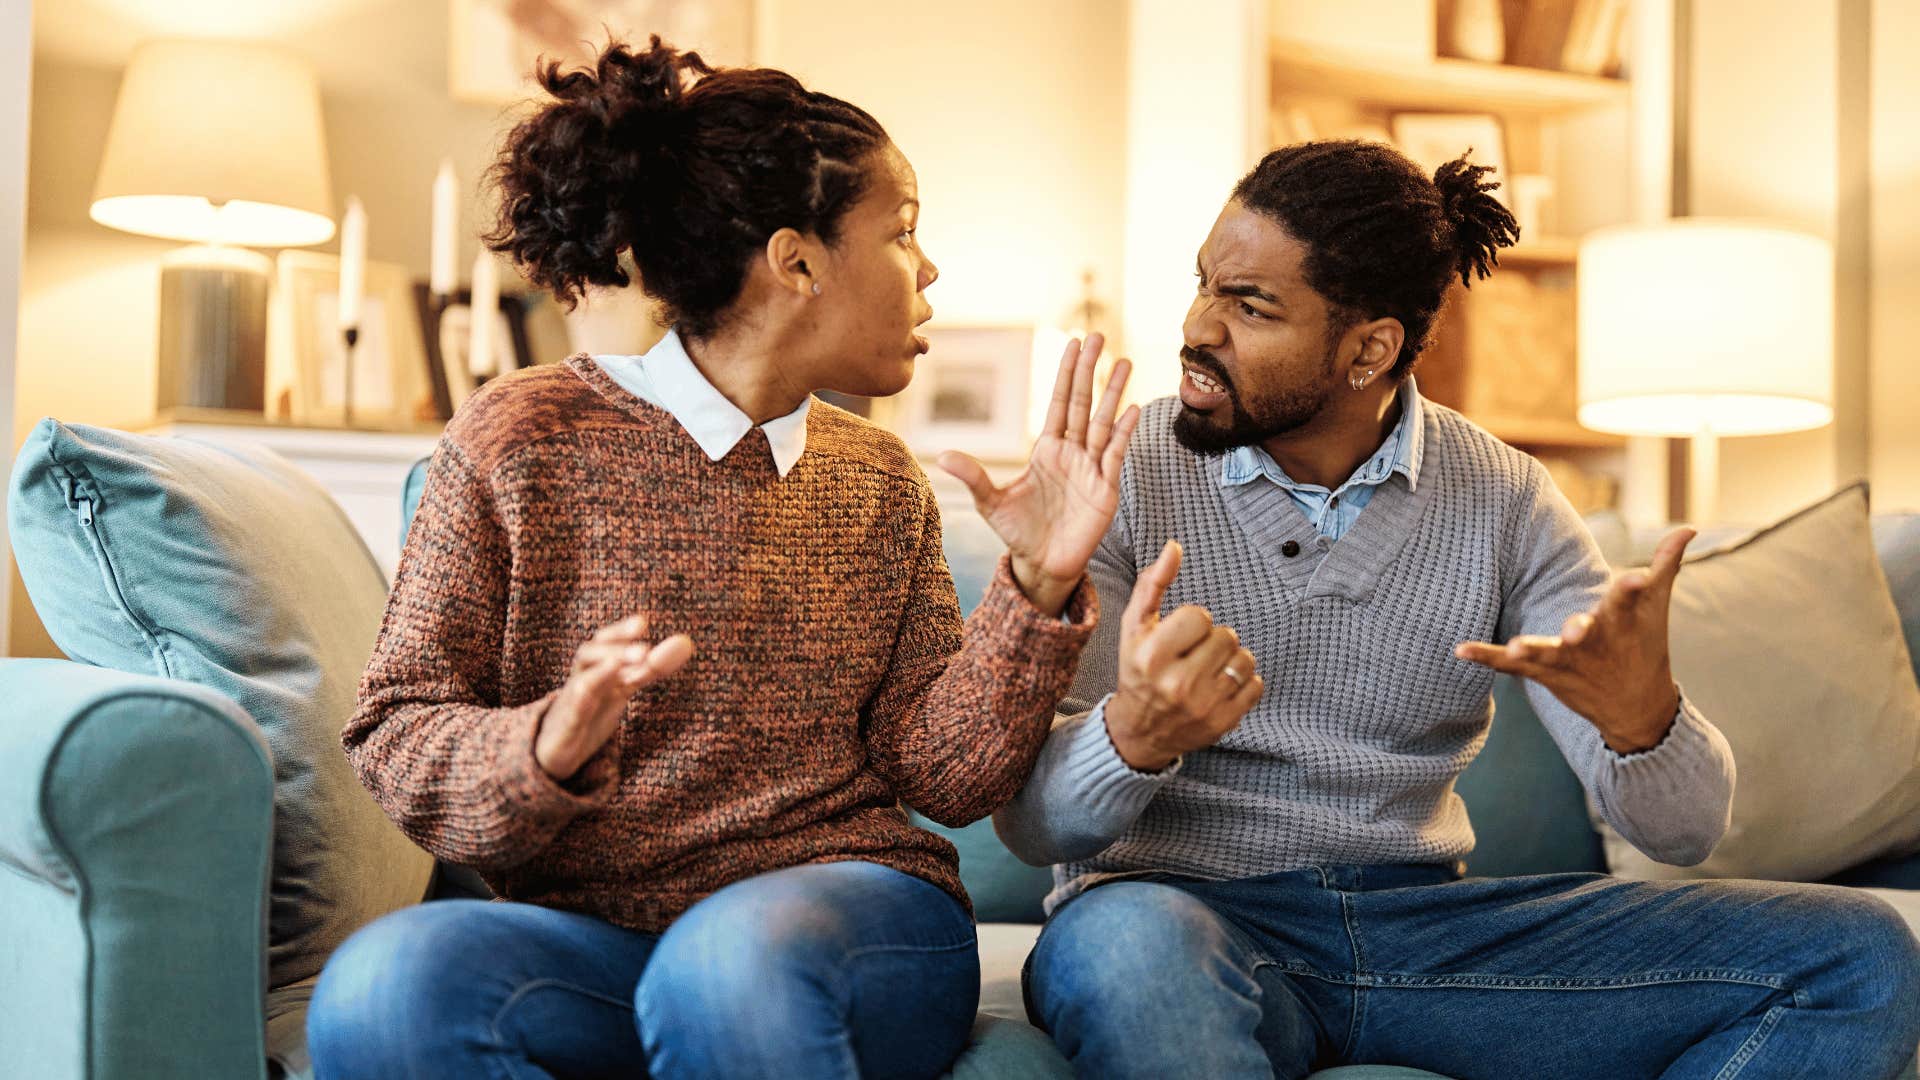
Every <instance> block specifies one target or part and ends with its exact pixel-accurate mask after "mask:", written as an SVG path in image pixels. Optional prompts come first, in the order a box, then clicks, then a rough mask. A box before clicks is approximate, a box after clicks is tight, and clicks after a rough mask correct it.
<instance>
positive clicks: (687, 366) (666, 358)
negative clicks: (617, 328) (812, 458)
mask: <svg viewBox="0 0 1920 1080" xmlns="http://www.w3.org/2000/svg"><path fill="white" fill-rule="evenodd" d="M593 362H594V363H596V364H599V365H600V367H601V369H602V370H604V371H605V372H606V373H607V374H608V375H611V376H612V377H613V381H614V382H617V383H619V384H620V385H621V386H622V387H623V388H625V389H626V391H627V392H628V393H630V394H632V395H633V396H634V397H637V398H639V399H640V400H642V401H645V402H647V403H648V404H651V405H657V406H659V407H660V408H662V409H665V410H666V411H667V412H668V413H670V414H672V416H673V418H674V419H675V420H678V421H680V426H681V427H682V428H685V429H686V432H687V434H689V435H691V436H693V441H694V442H697V443H699V444H700V449H701V450H703V451H705V452H706V455H707V458H708V459H709V460H711V461H719V460H720V459H721V458H723V457H726V456H727V452H728V451H730V450H732V449H733V448H734V447H735V446H737V445H739V443H740V440H741V439H744V438H746V437H747V433H748V432H750V431H752V430H753V419H752V418H751V417H749V416H748V415H747V414H746V413H744V412H741V411H740V407H739V406H738V405H735V404H734V403H733V402H731V401H728V400H727V399H726V396H725V395H723V394H721V393H720V391H719V390H717V389H715V388H714V385H713V384H712V383H710V382H708V381H707V377H706V376H705V375H702V374H700V369H699V368H697V367H695V366H694V363H693V358H692V357H690V356H688V355H687V347H686V343H685V342H683V341H681V340H680V331H678V330H669V331H667V336H666V337H663V338H661V339H660V343H659V344H658V345H655V346H654V347H653V348H651V349H649V350H647V352H646V354H645V355H643V356H614V355H604V356H603V355H596V356H594V358H593ZM812 407H813V396H812V395H811V394H809V395H808V396H807V399H806V400H805V401H803V402H801V403H800V407H799V408H797V409H795V410H793V411H792V412H790V413H788V414H787V415H785V416H777V417H775V418H773V419H772V420H769V421H767V422H766V423H764V424H762V425H760V427H761V428H762V429H763V430H765V431H766V433H767V445H769V446H771V447H772V448H773V467H774V469H775V470H776V471H778V472H779V474H780V475H781V476H785V475H787V472H788V470H790V469H792V468H793V466H794V463H795V462H797V461H799V460H800V455H801V454H802V453H804V452H805V451H806V449H807V411H808V410H809V409H811V408H812Z"/></svg>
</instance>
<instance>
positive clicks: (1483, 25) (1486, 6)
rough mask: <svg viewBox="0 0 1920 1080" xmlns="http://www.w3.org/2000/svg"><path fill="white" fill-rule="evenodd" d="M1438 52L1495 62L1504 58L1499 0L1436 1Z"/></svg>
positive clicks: (1505, 36)
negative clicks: (1437, 6)
mask: <svg viewBox="0 0 1920 1080" xmlns="http://www.w3.org/2000/svg"><path fill="white" fill-rule="evenodd" d="M1437 26H1438V31H1439V53H1440V55H1441V56H1454V57H1458V58H1460V59H1462V60H1477V61H1479V62H1481V63H1483V64H1497V63H1499V62H1501V61H1502V60H1504V59H1506V55H1507V32H1506V27H1505V25H1504V23H1503V22H1502V15H1501V11H1500V0H1440V2H1439V10H1438V18H1437Z"/></svg>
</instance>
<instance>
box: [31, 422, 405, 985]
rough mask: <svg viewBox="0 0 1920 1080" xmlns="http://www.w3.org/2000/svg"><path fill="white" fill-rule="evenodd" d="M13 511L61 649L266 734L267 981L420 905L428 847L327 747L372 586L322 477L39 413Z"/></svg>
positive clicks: (310, 967) (36, 590) (359, 650)
mask: <svg viewBox="0 0 1920 1080" xmlns="http://www.w3.org/2000/svg"><path fill="white" fill-rule="evenodd" d="M8 511H9V514H10V515H11V520H12V527H11V531H12V541H13V550H14V557H15V559H17V560H18V562H19V565H20V576H21V578H22V579H24V581H25V582H26V586H27V592H28V594H29V596H30V597H31V598H32V600H33V605H34V608H35V609H36V610H37V611H38V613H39V615H40V618H41V620H42V621H43V622H44V623H45V624H46V627H47V632H48V633H49V634H51V635H52V637H53V640H54V641H55V642H56V643H57V644H58V645H59V646H60V648H61V649H62V650H64V651H65V652H66V653H67V655H68V656H69V657H71V658H73V659H74V660H77V661H80V662H81V663H86V664H93V665H96V666H99V667H106V668H113V669H116V670H119V671H128V672H135V673H138V674H143V675H156V676H161V677H164V678H173V679H182V680H185V681H188V682H192V683H197V684H199V685H201V686H205V687H209V688H211V689H213V690H217V691H219V692H221V693H223V694H225V695H227V696H228V697H230V698H232V699H233V700H234V701H236V702H238V703H239V704H240V706H241V707H242V708H244V709H246V711H247V713H248V714H249V715H251V716H252V717H253V719H254V720H255V721H256V722H258V723H259V725H260V727H261V729H262V730H263V731H264V732H265V733H266V737H267V741H268V743H269V744H270V745H271V746H272V749H273V761H274V773H275V785H274V848H273V881H272V905H271V909H270V910H271V914H270V921H269V928H268V930H269V936H268V943H269V966H270V972H269V980H270V985H271V986H273V987H282V986H287V985H289V984H291V983H295V982H298V981H299V980H302V979H306V978H309V977H311V976H313V975H316V974H318V973H319V971H320V968H321V966H322V965H323V964H325V962H326V959H327V956H328V954H330V953H331V952H332V951H333V949H334V948H335V946H337V945H339V944H340V942H341V941H343V940H345V939H346V937H347V935H348V934H351V933H352V932H353V931H354V930H355V929H357V928H359V927H360V926H361V925H363V924H365V923H367V922H369V921H371V920H373V919H374V918H377V917H379V916H380V915H382V914H385V913H386V912H389V911H392V910H394V909H396V908H400V907H403V906H405V905H407V904H411V903H414V902H416V901H418V900H419V899H420V898H421V896H422V894H423V893H424V892H425V890H426V885H427V876H428V873H429V871H430V870H431V868H432V859H431V858H430V857H429V856H428V855H427V854H426V853H425V852H424V851H422V850H420V849H419V848H418V847H416V846H414V845H413V843H412V842H411V841H409V840H407V839H406V837H404V836H402V835H401V833H400V831H399V830H398V829H397V828H395V827H394V826H393V825H392V824H391V823H390V822H389V821H388V820H387V818H386V816H385V815H384V814H383V813H382V812H381V810H380V808H379V806H377V805H376V804H375V803H374V801H373V799H372V797H371V796H370V795H368V794H367V792H366V790H365V789H364V788H362V787H361V785H360V782H359V780H358V778H356V777H355V776H354V774H353V771H352V769H351V768H350V767H349V766H348V764H347V759H346V755H345V753H344V752H343V751H342V750H341V748H340V729H341V726H342V725H343V724H344V723H345V722H346V720H347V718H348V717H349V716H350V715H351V714H352V712H353V704H354V696H355V694H356V692H357V689H358V686H359V682H360V675H361V672H362V670H363V669H364V668H365V666H366V663H367V658H368V656H369V655H370V654H371V653H372V650H373V640H374V635H375V634H376V633H377V632H378V630H379V628H380V619H381V616H382V613H383V612H384V610H385V606H386V580H385V578H384V576H383V575H382V574H381V572H380V568H379V566H378V565H377V564H376V563H375V562H374V560H373V556H372V555H371V554H369V553H368V551H367V548H366V544H365V543H364V542H362V541H361V539H360V536H359V534H358V533H357V532H355V531H354V528H353V526H352V524H351V523H350V522H348V521H347V519H346V516H345V515H344V514H343V513H342V512H341V510H340V509H339V507H338V506H336V505H335V504H334V502H333V500H332V499H331V498H329V497H328V496H327V493H326V492H325V491H323V490H321V488H320V487H319V485H317V484H316V483H314V481H313V480H312V479H310V478H309V477H308V476H307V475H306V474H305V473H302V472H301V471H300V470H298V469H296V468H294V467H293V466H292V465H290V464H288V463H287V462H286V461H285V460H284V459H283V458H281V457H280V456H279V455H277V454H275V453H273V452H272V451H270V450H267V449H266V448H264V447H261V448H257V449H251V450H247V451H235V450H230V449H226V448H222V447H215V446H212V445H208V444H204V443H199V442H195V441H193V440H191V439H185V438H156V437H151V436H142V435H133V434H128V433H126V432H120V431H114V430H112V429H109V428H97V427H87V426H83V425H78V424H75V425H66V424H61V423H60V422H58V421H56V420H53V419H51V418H49V419H44V420H42V421H40V423H39V425H38V426H37V427H35V428H34V430H33V432H32V434H30V435H29V436H28V437H27V440H26V443H25V444H24V445H23V446H22V447H21V448H20V455H19V458H18V460H17V461H16V463H15V465H14V472H13V479H12V484H11V487H10V490H9V492H8Z"/></svg>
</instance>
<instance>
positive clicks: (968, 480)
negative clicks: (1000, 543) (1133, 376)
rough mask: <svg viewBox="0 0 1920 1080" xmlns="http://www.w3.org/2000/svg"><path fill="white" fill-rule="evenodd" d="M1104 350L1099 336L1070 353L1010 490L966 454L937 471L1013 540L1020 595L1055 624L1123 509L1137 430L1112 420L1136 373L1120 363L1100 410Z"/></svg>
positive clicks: (949, 456) (951, 454) (1129, 421)
mask: <svg viewBox="0 0 1920 1080" xmlns="http://www.w3.org/2000/svg"><path fill="white" fill-rule="evenodd" d="M1104 343H1105V342H1104V339H1102V338H1101V336H1100V335H1099V334H1092V335H1089V336H1088V337H1087V340H1086V344H1085V345H1082V344H1081V343H1080V342H1079V341H1072V342H1069V343H1068V344H1067V349H1066V352H1065V354H1064V355H1062V356H1061V358H1060V374H1059V376H1058V377H1057V378H1056V379H1055V380H1054V384H1053V403H1052V404H1051V405H1050V406H1049V407H1048V408H1047V422H1046V427H1045V428H1044V429H1043V430H1042V432H1041V435H1040V440H1039V441H1038V442H1036V443H1035V444H1034V447H1033V456H1032V457H1031V458H1030V459H1028V461H1027V468H1026V471H1025V472H1023V473H1021V474H1020V475H1019V476H1018V477H1015V478H1014V480H1013V482H1012V483H1010V484H1008V485H1007V486H1006V487H995V486H994V484H993V481H992V480H990V479H988V477H987V470H986V469H985V468H983V467H982V466H981V464H980V463H979V462H978V461H975V460H974V459H973V458H971V457H968V456H967V455H965V454H962V453H960V452H959V451H956V450H949V451H947V452H946V453H944V454H942V455H940V467H941V468H942V469H945V470H946V471H947V472H949V473H952V474H953V475H954V476H955V477H957V478H958V479H959V480H960V482H961V483H963V484H965V485H967V489H968V490H969V491H971V492H972V493H973V504H974V505H975V506H976V507H978V508H979V510H980V516H982V517H984V518H986V519H987V524H989V525H992V526H993V531H994V532H996V533H999V534H1000V539H1002V540H1004V541H1006V543H1007V548H1008V553H1009V554H1010V555H1011V556H1012V560H1013V577H1014V580H1015V581H1017V582H1018V583H1019V584H1020V588H1021V591H1023V592H1025V593H1026V594H1027V599H1028V600H1030V601H1031V602H1032V603H1033V606H1034V607H1037V608H1039V609H1040V610H1041V611H1043V612H1046V613H1047V614H1048V615H1058V614H1060V612H1062V611H1063V610H1065V609H1066V606H1067V601H1068V599H1070V598H1071V597H1072V596H1073V590H1074V588H1075V587H1077V586H1078V585H1079V584H1080V578H1081V575H1083V574H1085V573H1086V570H1087V560H1088V559H1090V558H1092V557H1093V549H1094V548H1095V547H1097V546H1098V545H1099V543H1100V538H1101V537H1102V536H1104V535H1106V531H1107V525H1108V524H1109V523H1111V522H1112V521H1113V512H1114V509H1115V508H1116V507H1118V506H1119V505H1120V465H1121V463H1122V462H1123V461H1125V460H1126V456H1127V441H1128V440H1129V439H1131V438H1132V437H1133V429H1134V425H1135V424H1137V423H1139V421H1140V409H1139V408H1138V407H1137V406H1128V408H1127V411H1126V412H1125V413H1124V414H1123V415H1121V416H1120V418H1119V420H1118V421H1117V422H1116V421H1115V419H1114V413H1115V411H1116V410H1118V409H1119V407H1120V393H1121V391H1122V390H1124V389H1125V388H1126V385H1127V374H1128V372H1129V371H1130V370H1131V369H1132V365H1131V364H1130V363H1128V362H1127V361H1126V360H1121V361H1119V362H1117V363H1116V364H1114V366H1113V374H1112V375H1111V376H1109V377H1108V379H1107V387H1106V393H1105V394H1104V395H1102V397H1101V399H1100V408H1099V410H1098V411H1093V372H1094V367H1095V365H1096V364H1098V362H1099V360H1100V347H1101V346H1102V345H1103V344H1104ZM1089 414H1091V415H1089Z"/></svg>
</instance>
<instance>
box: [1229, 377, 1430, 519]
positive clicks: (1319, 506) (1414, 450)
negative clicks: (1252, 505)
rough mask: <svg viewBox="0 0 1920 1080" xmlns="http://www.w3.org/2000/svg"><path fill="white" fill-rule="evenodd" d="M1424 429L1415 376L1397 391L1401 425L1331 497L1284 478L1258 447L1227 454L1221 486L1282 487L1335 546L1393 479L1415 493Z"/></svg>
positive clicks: (1329, 493) (1322, 490)
mask: <svg viewBox="0 0 1920 1080" xmlns="http://www.w3.org/2000/svg"><path fill="white" fill-rule="evenodd" d="M1423 435H1424V428H1423V426H1422V424H1421V422H1420V391H1419V390H1418V389H1417V388H1416V387H1415V386H1414V384H1413V376H1411V375H1409V376H1407V381H1406V382H1404V383H1402V384H1401V385H1400V422H1399V423H1398V424H1395V425H1394V427H1393V430H1392V431H1390V432H1388V433H1387V437H1386V440H1385V441H1384V442H1382V443H1381V444H1380V449H1378V450H1375V451H1374V452H1373V456H1372V457H1370V458H1368V459H1367V460H1366V461H1364V462H1362V463H1361V464H1360V467H1359V468H1357V469H1355V470H1354V471H1353V475H1352V476H1349V477H1347V482H1346V483H1344V484H1341V485H1340V486H1339V487H1338V488H1335V489H1333V490H1331V491H1329V490H1328V489H1326V488H1324V487H1321V486H1320V485H1319V484H1302V483H1299V482H1297V481H1295V480H1294V479H1293V478H1292V477H1290V476H1288V475H1287V473H1286V470H1284V469H1282V468H1281V467H1280V464H1279V462H1276V461H1274V460H1273V458H1272V456H1270V455H1269V454H1268V453H1267V452H1266V451H1265V450H1262V449H1261V448H1260V447H1258V446H1242V447H1239V448H1238V449H1235V450H1233V451H1231V452H1229V453H1228V454H1227V457H1226V460H1225V461H1224V462H1222V463H1221V468H1220V486H1221V487H1237V486H1239V485H1241V484H1251V483H1253V482H1254V481H1255V480H1258V479H1260V478H1261V477H1265V478H1267V479H1268V480H1271V481H1273V482H1274V483H1276V484H1278V485H1280V487H1281V489H1282V490H1284V491H1285V492H1286V493H1287V494H1288V495H1289V496H1291V497H1292V498H1293V501H1294V502H1295V503H1298V504H1299V506H1300V512H1301V513H1302V514H1305V515H1306V518H1307V520H1308V521H1310V522H1312V523H1313V527H1314V528H1315V529H1318V530H1319V532H1320V535H1321V536H1324V537H1326V538H1327V539H1329V540H1338V539H1340V538H1341V537H1342V536H1344V535H1346V532H1347V530H1348V529H1350V528H1352V527H1353V522H1354V520H1355V519H1356V518H1358V517H1359V516H1360V511H1362V510H1365V509H1366V508H1367V502H1368V501H1369V500H1371V499H1372V498H1373V489H1374V488H1376V487H1378V486H1380V485H1381V484H1384V483H1386V482H1387V478H1388V477H1391V476H1392V475H1393V474H1395V473H1399V474H1400V475H1401V476H1404V477H1406V478H1407V490H1409V491H1412V490H1414V489H1415V488H1417V487H1418V481H1417V480H1416V479H1415V478H1416V477H1418V476H1419V475H1420V453H1421V450H1422V446H1421V443H1422V436H1423Z"/></svg>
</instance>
